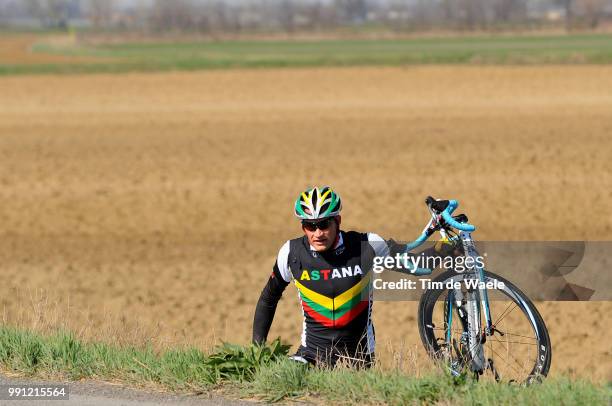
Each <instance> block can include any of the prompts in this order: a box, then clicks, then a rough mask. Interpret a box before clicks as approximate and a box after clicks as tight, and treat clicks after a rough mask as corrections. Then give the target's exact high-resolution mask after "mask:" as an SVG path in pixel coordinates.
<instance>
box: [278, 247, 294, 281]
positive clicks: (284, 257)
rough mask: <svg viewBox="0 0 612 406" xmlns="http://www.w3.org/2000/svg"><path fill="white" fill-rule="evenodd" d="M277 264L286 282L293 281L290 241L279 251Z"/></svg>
mask: <svg viewBox="0 0 612 406" xmlns="http://www.w3.org/2000/svg"><path fill="white" fill-rule="evenodd" d="M276 266H277V267H278V271H279V272H280V274H281V276H282V277H283V280H284V281H285V282H291V278H292V275H291V270H290V269H289V241H287V242H286V243H285V244H284V245H283V246H282V247H281V249H280V250H279V251H278V257H276Z"/></svg>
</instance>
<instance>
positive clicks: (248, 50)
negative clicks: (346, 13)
mask: <svg viewBox="0 0 612 406" xmlns="http://www.w3.org/2000/svg"><path fill="white" fill-rule="evenodd" d="M33 51H34V52H40V53H51V54H61V55H72V56H87V57H89V58H93V59H94V60H95V59H99V61H94V62H89V61H88V62H82V63H53V64H40V65H33V64H30V65H25V64H21V65H20V64H0V74H25V73H86V72H128V71H166V70H200V69H222V68H259V67H311V66H365V65H375V66H402V65H415V64H584V63H589V64H607V63H610V62H612V35H604V34H601V35H599V34H598V35H595V34H588V35H557V36H514V37H512V36H482V37H450V38H414V39H385V40H366V39H354V40H311V41H308V40H299V41H298V40H295V41H288V40H286V41H263V40H262V41H217V42H211V41H209V42H206V41H198V42H195V41H191V42H174V43H171V42H137V43H120V44H107V45H96V46H94V45H89V46H86V45H78V46H57V45H50V44H45V43H39V44H36V45H35V46H34V47H33Z"/></svg>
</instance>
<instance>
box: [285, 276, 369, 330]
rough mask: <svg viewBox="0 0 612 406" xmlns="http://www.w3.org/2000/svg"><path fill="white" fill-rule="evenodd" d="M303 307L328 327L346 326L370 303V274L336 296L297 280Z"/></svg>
mask: <svg viewBox="0 0 612 406" xmlns="http://www.w3.org/2000/svg"><path fill="white" fill-rule="evenodd" d="M295 286H296V287H297V288H298V291H299V293H300V298H301V300H302V307H303V309H304V312H306V313H307V314H308V315H309V316H310V317H312V318H313V319H314V320H315V321H317V322H318V323H320V324H322V325H324V326H326V327H344V326H346V325H347V324H348V323H350V322H351V321H352V320H353V319H354V318H355V317H357V316H358V315H359V314H360V313H361V312H362V311H363V310H364V309H366V308H367V307H368V304H369V298H368V294H369V289H370V275H369V274H368V275H367V276H366V277H365V278H363V279H361V280H360V281H359V282H357V283H356V284H355V285H353V286H352V287H350V288H349V289H347V290H346V291H344V292H343V293H341V294H340V295H338V296H336V297H328V296H325V295H322V294H320V293H317V292H315V291H313V290H311V289H308V288H307V287H306V286H304V285H302V284H301V283H300V282H298V281H297V280H296V281H295Z"/></svg>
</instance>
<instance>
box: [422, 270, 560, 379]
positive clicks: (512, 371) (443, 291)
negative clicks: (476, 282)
mask: <svg viewBox="0 0 612 406" xmlns="http://www.w3.org/2000/svg"><path fill="white" fill-rule="evenodd" d="M466 279H474V275H473V274H458V273H456V272H454V271H447V272H444V273H442V274H441V275H439V276H438V277H437V278H435V279H434V280H433V281H432V282H441V283H442V284H434V283H432V284H431V285H432V286H433V288H432V289H429V290H427V291H426V292H425V293H424V294H423V296H422V297H421V300H420V303H419V314H418V320H419V321H418V323H419V332H420V335H421V340H422V341H423V345H424V346H425V348H426V349H427V351H428V353H429V354H430V356H432V357H433V358H436V359H440V360H443V362H444V363H445V364H446V365H448V366H449V367H450V368H451V371H452V372H454V373H457V374H458V373H462V372H466V371H468V372H469V371H471V372H474V373H475V375H476V376H477V377H480V378H490V379H494V380H495V381H498V382H500V381H501V382H520V383H527V384H529V383H531V382H533V381H534V380H539V379H541V378H542V377H545V376H546V375H547V374H548V370H549V368H550V363H551V345H550V337H549V335H548V330H547V329H546V325H545V324H544V320H543V319H542V316H540V313H539V312H538V310H537V309H536V307H535V306H534V305H533V303H532V302H531V301H530V300H529V298H528V297H527V296H525V294H524V293H523V292H521V290H520V289H519V288H517V287H516V286H515V285H513V284H512V283H511V282H509V281H507V280H506V279H504V278H502V277H501V276H498V275H495V274H493V273H490V272H485V279H486V282H493V283H497V284H499V288H498V289H488V290H487V294H488V296H489V308H490V314H491V319H492V321H493V326H494V327H495V331H494V333H493V335H487V334H485V332H484V326H485V325H486V323H485V320H484V315H482V314H481V313H482V311H481V306H480V305H479V306H473V307H472V309H477V311H478V315H477V316H475V319H476V320H478V318H479V319H480V323H479V326H481V327H478V329H479V331H476V332H475V333H474V335H473V336H472V337H470V335H469V332H468V331H467V330H468V329H469V327H468V323H467V321H466V308H467V306H468V304H469V303H468V302H469V301H470V300H473V301H475V302H476V303H480V296H479V291H478V290H477V289H476V290H474V289H467V288H466V287H465V283H464V280H466ZM454 282H460V284H459V285H456V286H460V287H461V289H460V292H459V291H458V290H457V289H451V290H449V289H447V287H448V286H453V285H452V284H453V283H454ZM449 283H450V285H449ZM500 283H503V287H502V285H501V284H500ZM457 298H462V299H461V300H457ZM472 311H473V310H472ZM470 338H472V340H470ZM472 343H475V344H472ZM474 345H476V346H478V351H479V353H478V356H479V357H482V360H483V361H484V362H482V364H481V365H483V368H478V370H475V369H474V367H473V366H474V365H477V364H478V363H476V362H472V360H474V357H473V354H474V351H473V349H474V348H475V347H474Z"/></svg>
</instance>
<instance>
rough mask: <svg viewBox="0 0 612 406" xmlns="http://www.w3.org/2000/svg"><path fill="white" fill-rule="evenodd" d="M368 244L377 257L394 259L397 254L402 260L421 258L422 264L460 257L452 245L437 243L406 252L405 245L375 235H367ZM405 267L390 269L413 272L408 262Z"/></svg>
mask: <svg viewBox="0 0 612 406" xmlns="http://www.w3.org/2000/svg"><path fill="white" fill-rule="evenodd" d="M368 242H369V243H370V246H371V247H372V248H373V249H374V253H375V255H376V256H378V257H386V256H391V257H395V256H396V255H397V254H400V255H402V256H403V257H404V258H406V259H408V258H411V257H412V258H415V257H423V263H425V264H427V263H435V262H434V261H430V260H429V259H433V258H445V257H447V256H450V257H455V256H457V255H460V253H459V252H457V251H456V250H455V248H454V246H453V245H451V244H448V243H444V242H441V241H439V242H438V243H436V244H435V245H434V246H433V247H430V248H426V249H424V250H422V251H420V252H415V253H412V252H406V244H398V243H397V242H395V241H394V240H384V239H383V238H382V237H381V236H379V235H378V234H375V233H368ZM405 265H406V266H403V267H399V268H394V269H391V270H393V271H397V272H404V273H411V272H412V271H413V269H412V266H411V262H410V261H408V262H406V264H405Z"/></svg>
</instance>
